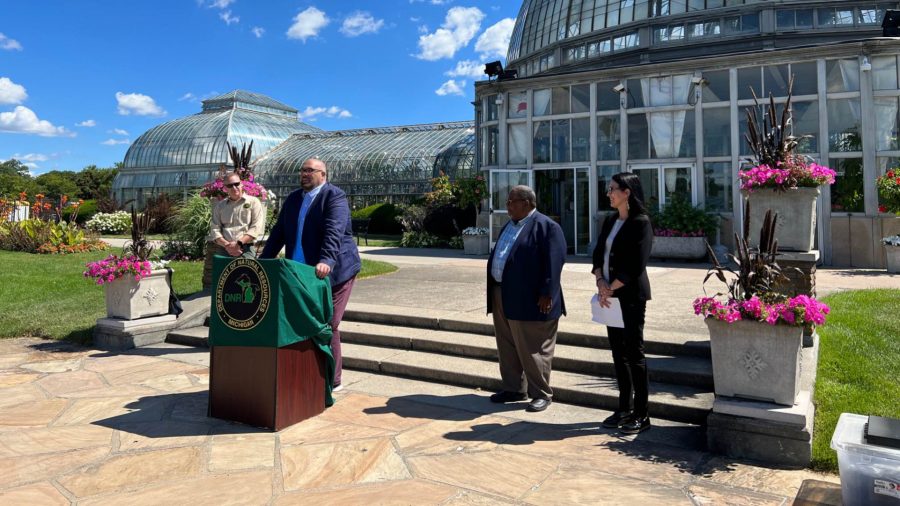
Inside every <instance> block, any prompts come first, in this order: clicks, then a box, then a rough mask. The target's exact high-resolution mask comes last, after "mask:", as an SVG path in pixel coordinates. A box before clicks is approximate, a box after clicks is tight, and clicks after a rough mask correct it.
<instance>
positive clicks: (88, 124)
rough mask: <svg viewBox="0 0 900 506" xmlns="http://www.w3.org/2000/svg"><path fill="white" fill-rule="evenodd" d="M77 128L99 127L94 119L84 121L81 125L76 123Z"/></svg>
mask: <svg viewBox="0 0 900 506" xmlns="http://www.w3.org/2000/svg"><path fill="white" fill-rule="evenodd" d="M75 126H80V127H88V128H90V127H95V126H97V122H96V121H94V120H92V119H86V120H84V121H82V122H81V123H75Z"/></svg>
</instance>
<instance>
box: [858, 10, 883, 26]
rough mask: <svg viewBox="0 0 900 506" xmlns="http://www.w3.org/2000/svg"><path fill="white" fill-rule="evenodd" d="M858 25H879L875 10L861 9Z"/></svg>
mask: <svg viewBox="0 0 900 506" xmlns="http://www.w3.org/2000/svg"><path fill="white" fill-rule="evenodd" d="M857 20H858V23H859V24H861V25H874V24H877V23H878V13H877V11H876V10H875V9H860V10H859V17H858V18H857Z"/></svg>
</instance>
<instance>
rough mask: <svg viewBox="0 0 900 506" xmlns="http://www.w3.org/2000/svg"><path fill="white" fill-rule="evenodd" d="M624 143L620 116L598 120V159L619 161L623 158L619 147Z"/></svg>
mask: <svg viewBox="0 0 900 506" xmlns="http://www.w3.org/2000/svg"><path fill="white" fill-rule="evenodd" d="M621 142H622V136H621V130H619V117H618V116H600V117H599V118H597V159H598V160H618V159H620V157H621V156H622V155H621V153H620V150H619V146H620V145H621Z"/></svg>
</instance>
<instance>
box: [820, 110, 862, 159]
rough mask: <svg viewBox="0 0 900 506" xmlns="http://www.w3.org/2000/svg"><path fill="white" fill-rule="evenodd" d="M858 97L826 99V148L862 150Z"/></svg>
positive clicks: (833, 149)
mask: <svg viewBox="0 0 900 506" xmlns="http://www.w3.org/2000/svg"><path fill="white" fill-rule="evenodd" d="M859 115H860V111H859V99H858V98H844V99H832V98H829V99H828V150H829V151H843V152H847V151H862V139H861V137H860V121H859Z"/></svg>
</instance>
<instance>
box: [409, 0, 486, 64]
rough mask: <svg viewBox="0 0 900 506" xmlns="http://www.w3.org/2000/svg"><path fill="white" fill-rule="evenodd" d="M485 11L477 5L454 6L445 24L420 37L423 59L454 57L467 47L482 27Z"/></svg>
mask: <svg viewBox="0 0 900 506" xmlns="http://www.w3.org/2000/svg"><path fill="white" fill-rule="evenodd" d="M483 19H484V13H483V12H481V10H480V9H478V8H477V7H453V8H452V9H450V10H449V11H447V17H446V18H445V19H444V24H442V25H441V27H440V28H438V29H437V30H435V32H434V33H429V34H426V35H422V36H420V37H419V54H417V55H416V58H420V59H422V60H429V61H434V60H440V59H442V58H453V55H455V54H456V52H457V51H459V50H460V49H462V48H464V47H466V46H467V45H468V44H469V42H470V41H471V40H472V38H473V37H475V34H476V33H478V30H479V29H481V21H482V20H483Z"/></svg>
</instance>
